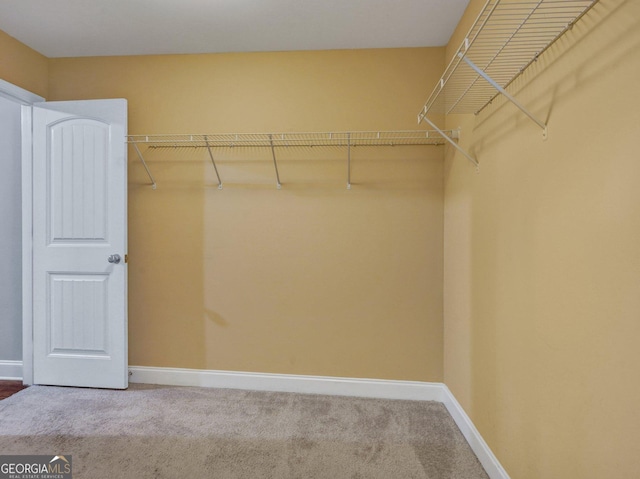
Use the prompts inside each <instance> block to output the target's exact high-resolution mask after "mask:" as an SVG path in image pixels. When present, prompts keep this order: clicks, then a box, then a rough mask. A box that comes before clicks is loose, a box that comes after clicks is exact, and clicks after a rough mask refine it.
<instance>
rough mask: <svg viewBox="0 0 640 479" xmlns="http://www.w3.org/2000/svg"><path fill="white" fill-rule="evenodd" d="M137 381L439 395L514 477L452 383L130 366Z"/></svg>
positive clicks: (485, 456) (489, 458)
mask: <svg viewBox="0 0 640 479" xmlns="http://www.w3.org/2000/svg"><path fill="white" fill-rule="evenodd" d="M129 371H130V373H131V376H130V378H129V380H130V381H131V382H132V383H141V384H165V385H171V386H198V387H210V388H229V389H250V390H254V391H277V392H292V393H303V394H328V395H335V396H357V397H369V398H381V399H405V400H414V401H438V402H441V403H443V404H444V406H445V407H446V408H447V410H448V411H449V414H451V417H452V418H453V420H454V421H455V423H456V425H457V426H458V428H459V429H460V431H461V432H462V434H463V435H464V437H465V438H466V440H467V442H468V443H469V446H471V449H472V450H473V452H474V453H475V454H476V456H477V457H478V460H479V461H480V463H481V464H482V466H483V467H484V468H485V470H486V471H487V474H488V475H489V477H490V479H509V475H508V474H507V472H506V471H505V470H504V468H503V467H502V466H501V465H500V462H499V461H498V459H497V458H496V457H495V455H494V454H493V452H491V449H489V446H487V443H486V442H485V441H484V439H482V436H481V435H480V433H479V432H478V430H477V429H476V428H475V426H474V425H473V423H472V422H471V419H469V416H467V414H466V413H465V412H464V410H463V409H462V406H460V404H459V403H458V401H457V400H456V398H455V397H454V396H453V394H452V393H451V391H450V390H449V388H448V387H447V386H446V385H444V384H443V383H427V382H420V381H389V380H382V379H355V378H335V377H325V376H297V375H290V374H263V373H245V372H233V371H210V370H201V369H179V368H154V367H146V366H130V367H129Z"/></svg>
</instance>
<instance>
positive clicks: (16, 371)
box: [0, 359, 22, 381]
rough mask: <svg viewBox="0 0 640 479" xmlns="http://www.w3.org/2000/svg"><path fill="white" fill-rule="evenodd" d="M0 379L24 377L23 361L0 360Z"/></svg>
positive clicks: (18, 379)
mask: <svg viewBox="0 0 640 479" xmlns="http://www.w3.org/2000/svg"><path fill="white" fill-rule="evenodd" d="M0 379H10V380H14V381H20V380H21V379H22V361H9V360H4V359H2V360H0Z"/></svg>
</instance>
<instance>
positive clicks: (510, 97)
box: [458, 52, 547, 140]
mask: <svg viewBox="0 0 640 479" xmlns="http://www.w3.org/2000/svg"><path fill="white" fill-rule="evenodd" d="M458 56H459V57H460V58H461V59H462V60H463V61H464V62H465V63H466V64H467V65H468V66H469V67H470V68H471V69H472V70H473V71H475V72H476V73H477V74H478V75H480V76H481V77H482V78H484V79H485V80H486V81H487V82H488V83H489V84H490V85H491V86H492V87H493V88H495V89H496V90H498V91H499V92H500V93H502V95H503V96H504V97H505V98H506V99H507V100H509V101H510V102H511V103H513V104H514V105H515V106H516V107H517V108H518V109H519V110H520V111H521V112H522V113H524V114H525V115H527V116H528V117H529V118H530V119H531V120H532V121H533V122H534V123H535V124H537V125H538V126H539V127H540V128H542V138H543V139H545V140H546V139H547V125H546V124H545V123H544V122H543V121H540V120H539V119H538V118H537V117H536V116H535V115H533V113H531V112H530V111H529V110H527V108H526V107H525V106H524V105H523V104H522V103H520V102H519V101H518V100H517V99H516V98H515V97H514V96H513V95H511V94H510V93H509V92H507V90H505V89H504V88H502V87H501V86H500V85H498V83H497V82H496V81H494V80H493V78H491V77H490V76H489V75H487V73H486V72H485V71H484V70H482V69H481V68H480V67H478V66H477V65H476V64H475V63H473V62H472V61H471V60H469V58H467V56H466V55H465V54H464V53H462V52H460V53H458Z"/></svg>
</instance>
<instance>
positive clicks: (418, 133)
mask: <svg viewBox="0 0 640 479" xmlns="http://www.w3.org/2000/svg"><path fill="white" fill-rule="evenodd" d="M456 138H458V131H457V130H446V131H442V130H437V131H435V130H397V131H347V132H308V133H293V132H292V133H213V134H193V135H191V134H185V135H180V134H167V135H129V136H127V143H129V144H131V145H133V147H134V149H135V151H136V154H137V155H138V158H139V159H140V161H141V162H142V165H143V166H144V168H145V170H146V172H147V175H148V176H149V179H150V180H151V186H152V188H153V189H156V182H155V179H154V178H153V175H152V174H151V171H150V170H149V167H148V165H147V163H146V161H145V159H144V156H143V154H142V152H141V151H140V149H139V147H138V145H146V146H147V147H148V148H151V149H154V148H206V149H207V150H208V153H209V158H210V160H211V163H212V165H213V168H214V169H215V173H216V177H217V179H218V189H222V180H221V178H220V174H219V171H218V167H217V165H216V162H215V156H214V154H213V150H215V149H216V148H267V149H270V150H271V155H272V158H273V166H274V170H275V174H276V185H277V187H278V189H280V188H281V187H282V184H281V183H280V174H279V171H278V162H277V156H276V149H278V148H287V147H288V148H292V147H297V148H305V147H306V148H311V147H345V148H346V152H347V188H348V189H351V149H352V148H355V147H381V146H386V147H394V146H438V145H444V144H445V142H447V141H454V139H456Z"/></svg>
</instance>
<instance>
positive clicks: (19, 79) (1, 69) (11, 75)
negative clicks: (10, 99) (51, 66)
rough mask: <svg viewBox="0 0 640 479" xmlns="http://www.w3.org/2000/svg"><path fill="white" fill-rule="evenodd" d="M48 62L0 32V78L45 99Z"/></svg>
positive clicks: (43, 57)
mask: <svg viewBox="0 0 640 479" xmlns="http://www.w3.org/2000/svg"><path fill="white" fill-rule="evenodd" d="M47 70H48V60H47V58H46V57H45V56H43V55H41V54H40V53H38V52H36V51H35V50H32V49H31V48H29V47H28V46H26V45H25V44H24V43H21V42H19V41H18V40H16V39H15V38H13V37H11V36H9V35H7V34H6V33H5V32H3V31H2V30H0V78H1V79H3V80H5V81H8V82H9V83H13V84H14V85H17V86H19V87H21V88H24V89H25V90H28V91H30V92H32V93H35V94H37V95H40V96H42V97H45V98H46V97H47V94H48V88H47V87H48V80H49V79H48V76H47Z"/></svg>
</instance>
